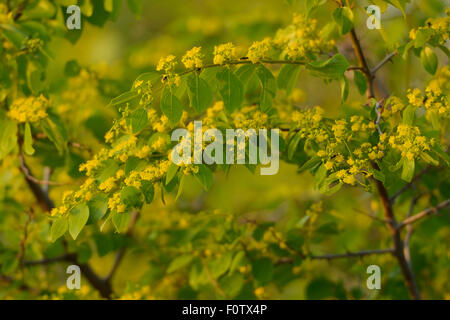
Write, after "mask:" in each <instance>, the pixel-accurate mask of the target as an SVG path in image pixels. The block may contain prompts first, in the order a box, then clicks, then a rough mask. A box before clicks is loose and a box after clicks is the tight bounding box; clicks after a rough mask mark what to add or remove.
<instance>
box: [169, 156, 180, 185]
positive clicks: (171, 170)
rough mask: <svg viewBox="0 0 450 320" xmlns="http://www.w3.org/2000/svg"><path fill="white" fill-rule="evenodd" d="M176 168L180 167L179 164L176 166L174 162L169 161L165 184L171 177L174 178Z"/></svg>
mask: <svg viewBox="0 0 450 320" xmlns="http://www.w3.org/2000/svg"><path fill="white" fill-rule="evenodd" d="M178 169H180V167H179V166H177V165H176V164H175V163H173V162H172V163H171V164H170V166H169V169H167V174H166V185H168V184H169V183H170V181H172V179H173V178H175V175H176V174H177V172H178Z"/></svg>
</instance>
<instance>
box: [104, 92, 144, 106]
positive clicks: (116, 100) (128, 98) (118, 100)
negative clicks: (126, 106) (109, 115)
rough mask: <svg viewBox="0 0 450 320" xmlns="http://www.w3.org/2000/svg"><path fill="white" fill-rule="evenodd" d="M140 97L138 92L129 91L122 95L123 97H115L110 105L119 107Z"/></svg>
mask: <svg viewBox="0 0 450 320" xmlns="http://www.w3.org/2000/svg"><path fill="white" fill-rule="evenodd" d="M137 96H138V94H137V92H136V91H127V92H124V93H122V94H121V95H119V96H117V97H115V98H114V99H112V100H111V102H110V103H109V105H110V106H117V105H119V104H123V103H125V102H128V101H131V100H133V99H134V98H136V97H137Z"/></svg>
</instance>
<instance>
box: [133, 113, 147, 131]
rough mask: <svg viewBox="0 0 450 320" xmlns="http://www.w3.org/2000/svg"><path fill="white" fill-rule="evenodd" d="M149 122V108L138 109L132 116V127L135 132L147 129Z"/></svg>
mask: <svg viewBox="0 0 450 320" xmlns="http://www.w3.org/2000/svg"><path fill="white" fill-rule="evenodd" d="M147 123H148V117H147V110H145V109H137V110H136V111H134V112H133V115H132V116H131V128H132V129H133V133H138V132H139V131H142V130H144V129H145V127H146V126H147Z"/></svg>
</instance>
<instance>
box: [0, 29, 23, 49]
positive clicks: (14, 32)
mask: <svg viewBox="0 0 450 320" xmlns="http://www.w3.org/2000/svg"><path fill="white" fill-rule="evenodd" d="M0 28H1V29H3V35H4V36H5V37H6V38H7V39H8V40H9V41H10V42H11V43H12V44H13V45H14V46H15V47H16V48H17V49H21V48H22V46H23V44H24V42H25V40H26V39H27V35H26V34H25V33H23V32H22V31H20V30H19V29H17V28H16V27H15V26H14V25H12V24H0Z"/></svg>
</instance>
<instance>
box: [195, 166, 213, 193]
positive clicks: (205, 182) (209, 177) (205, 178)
mask: <svg viewBox="0 0 450 320" xmlns="http://www.w3.org/2000/svg"><path fill="white" fill-rule="evenodd" d="M195 177H196V178H197V180H198V181H199V182H200V183H201V185H202V186H203V189H205V191H208V190H209V189H210V188H211V186H212V183H213V179H214V177H213V173H212V171H211V169H209V168H208V167H207V166H205V165H204V164H200V165H198V172H197V173H196V174H195Z"/></svg>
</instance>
